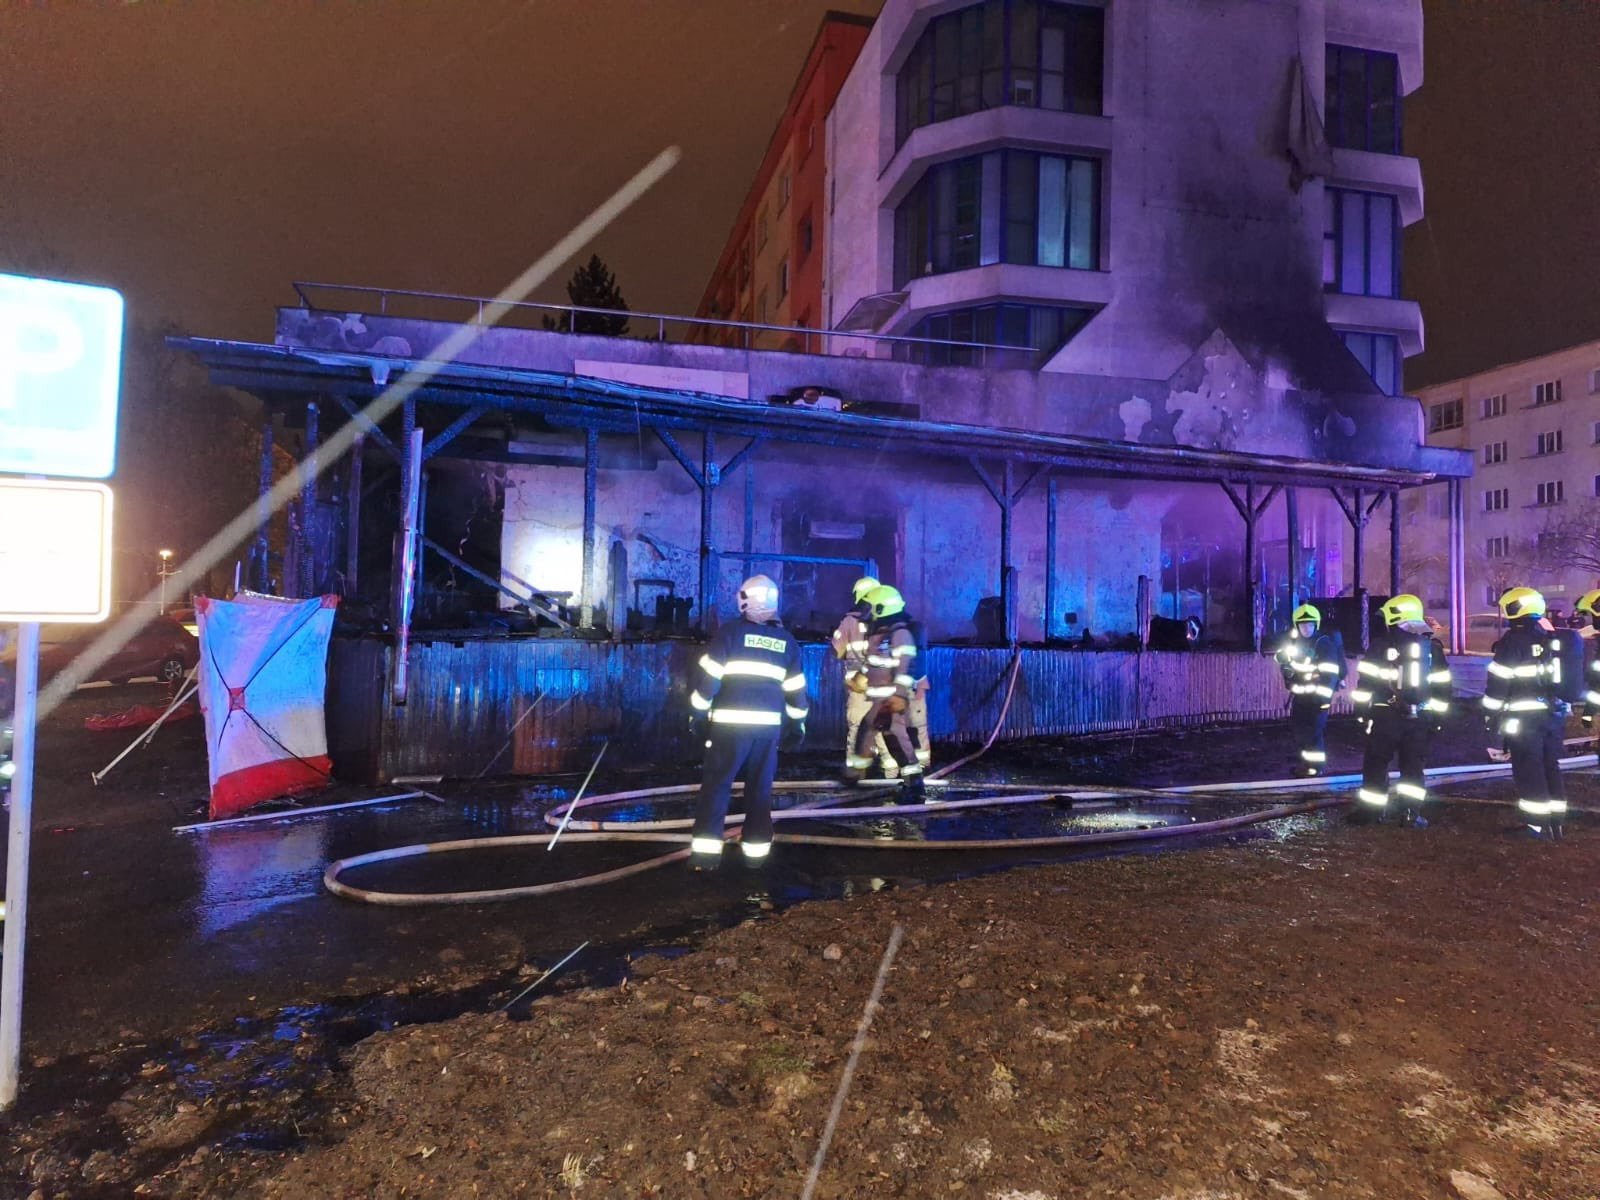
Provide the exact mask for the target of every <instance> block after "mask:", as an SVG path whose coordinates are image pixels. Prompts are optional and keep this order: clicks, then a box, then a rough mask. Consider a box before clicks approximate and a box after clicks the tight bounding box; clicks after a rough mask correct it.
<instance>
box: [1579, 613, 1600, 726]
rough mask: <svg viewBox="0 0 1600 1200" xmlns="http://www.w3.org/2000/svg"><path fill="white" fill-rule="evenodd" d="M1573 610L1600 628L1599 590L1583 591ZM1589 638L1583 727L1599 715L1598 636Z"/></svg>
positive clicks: (1590, 623) (1594, 626) (1599, 661)
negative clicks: (1591, 642) (1590, 642)
mask: <svg viewBox="0 0 1600 1200" xmlns="http://www.w3.org/2000/svg"><path fill="white" fill-rule="evenodd" d="M1573 611H1574V612H1579V613H1582V614H1583V615H1584V616H1586V617H1588V618H1589V625H1590V627H1591V628H1592V629H1596V630H1600V591H1593V592H1585V593H1584V594H1583V595H1582V596H1581V597H1579V599H1578V603H1577V604H1576V605H1574V606H1573ZM1590 640H1592V641H1594V642H1595V645H1594V646H1593V647H1591V648H1590V651H1589V672H1588V675H1587V677H1586V682H1585V684H1584V692H1583V702H1584V709H1583V724H1584V726H1585V728H1588V727H1592V726H1593V725H1594V719H1595V718H1596V717H1600V637H1594V638H1591V639H1590Z"/></svg>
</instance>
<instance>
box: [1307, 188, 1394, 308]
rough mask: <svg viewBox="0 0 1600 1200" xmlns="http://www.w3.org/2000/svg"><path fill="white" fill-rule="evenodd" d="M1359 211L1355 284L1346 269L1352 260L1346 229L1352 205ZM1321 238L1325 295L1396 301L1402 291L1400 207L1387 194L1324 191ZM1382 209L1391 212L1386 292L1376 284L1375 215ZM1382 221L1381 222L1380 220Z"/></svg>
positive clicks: (1335, 189) (1360, 190)
mask: <svg viewBox="0 0 1600 1200" xmlns="http://www.w3.org/2000/svg"><path fill="white" fill-rule="evenodd" d="M1350 201H1354V202H1355V203H1356V204H1357V205H1359V207H1360V218H1361V231H1360V245H1359V247H1358V248H1357V249H1358V250H1359V254H1360V258H1361V264H1360V268H1359V273H1360V279H1359V280H1358V281H1356V282H1355V283H1354V284H1352V282H1351V281H1350V280H1349V279H1348V278H1347V272H1346V269H1345V268H1346V266H1347V265H1349V264H1348V259H1349V257H1350V250H1351V241H1350V234H1349V231H1348V229H1347V225H1348V224H1349V222H1348V221H1347V219H1346V218H1347V217H1348V216H1349V215H1350V213H1349V202H1350ZM1323 205H1324V211H1323V234H1322V286H1323V290H1324V291H1328V292H1332V293H1334V294H1336V295H1340V296H1378V297H1381V298H1383V299H1385V300H1392V299H1396V298H1398V297H1399V296H1400V294H1401V293H1400V289H1401V278H1400V271H1401V262H1400V248H1401V240H1400V238H1401V235H1400V229H1401V225H1400V203H1399V201H1398V199H1397V198H1396V197H1395V196H1393V195H1392V194H1390V193H1388V192H1371V191H1364V190H1362V189H1360V188H1339V187H1328V188H1324V189H1323ZM1383 207H1387V208H1388V210H1389V213H1388V215H1389V220H1388V229H1387V235H1388V241H1389V270H1388V279H1387V281H1386V282H1385V284H1384V285H1383V286H1384V287H1387V289H1388V290H1387V291H1384V290H1380V289H1377V288H1375V287H1374V283H1373V263H1372V260H1373V245H1374V239H1373V229H1374V215H1375V212H1376V211H1377V210H1379V209H1381V208H1383ZM1380 219H1381V218H1380Z"/></svg>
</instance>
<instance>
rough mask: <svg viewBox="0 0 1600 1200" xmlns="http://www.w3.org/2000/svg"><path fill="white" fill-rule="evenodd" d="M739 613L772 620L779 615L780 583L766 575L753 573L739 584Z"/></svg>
mask: <svg viewBox="0 0 1600 1200" xmlns="http://www.w3.org/2000/svg"><path fill="white" fill-rule="evenodd" d="M739 615H740V616H741V617H745V618H747V619H749V620H751V621H770V620H772V619H773V618H774V617H776V616H777V615H778V585H777V584H775V583H773V582H772V580H770V579H768V578H767V577H766V576H765V575H752V576H750V578H749V579H746V580H745V581H744V582H743V583H741V584H740V585H739Z"/></svg>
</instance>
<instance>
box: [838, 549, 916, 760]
mask: <svg viewBox="0 0 1600 1200" xmlns="http://www.w3.org/2000/svg"><path fill="white" fill-rule="evenodd" d="M878 586H880V585H879V583H878V581H877V580H876V579H874V578H873V577H872V576H871V575H863V576H862V577H861V578H860V579H858V580H856V581H855V583H854V584H853V585H852V586H851V588H850V599H851V602H852V606H851V609H850V611H849V612H847V613H845V614H844V616H842V617H840V618H839V626H838V628H837V629H835V630H834V631H833V637H832V638H831V639H829V640H830V642H831V644H832V646H833V654H834V657H835V658H837V659H838V660H839V661H840V662H841V663H842V664H843V665H844V680H845V692H844V753H845V765H846V769H847V770H848V768H849V763H850V760H851V758H852V757H853V755H854V754H855V745H856V734H857V733H859V732H860V730H861V722H862V721H863V720H865V719H866V715H867V710H868V709H870V708H871V707H872V701H870V700H868V699H867V697H866V688H867V645H868V636H867V633H868V626H869V624H870V622H871V620H872V613H871V610H870V609H869V608H868V607H867V605H866V603H865V600H866V596H867V593H868V592H870V591H872V590H873V589H874V588H876V587H878ZM876 748H877V755H878V765H879V766H880V767H882V768H883V775H884V778H885V779H894V778H896V777H897V776H898V775H899V774H900V764H899V763H897V762H895V760H894V758H893V756H892V755H890V753H889V747H888V746H887V745H885V744H884V740H883V738H882V737H879V738H878V739H877V747H876Z"/></svg>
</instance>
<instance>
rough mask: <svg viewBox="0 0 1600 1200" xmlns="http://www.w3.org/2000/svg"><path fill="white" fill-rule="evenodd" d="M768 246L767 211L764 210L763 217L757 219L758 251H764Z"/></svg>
mask: <svg viewBox="0 0 1600 1200" xmlns="http://www.w3.org/2000/svg"><path fill="white" fill-rule="evenodd" d="M766 244H767V210H766V209H764V208H763V209H762V210H761V215H760V216H758V217H757V218H756V249H757V250H760V249H763V248H764V247H765V246H766Z"/></svg>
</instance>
